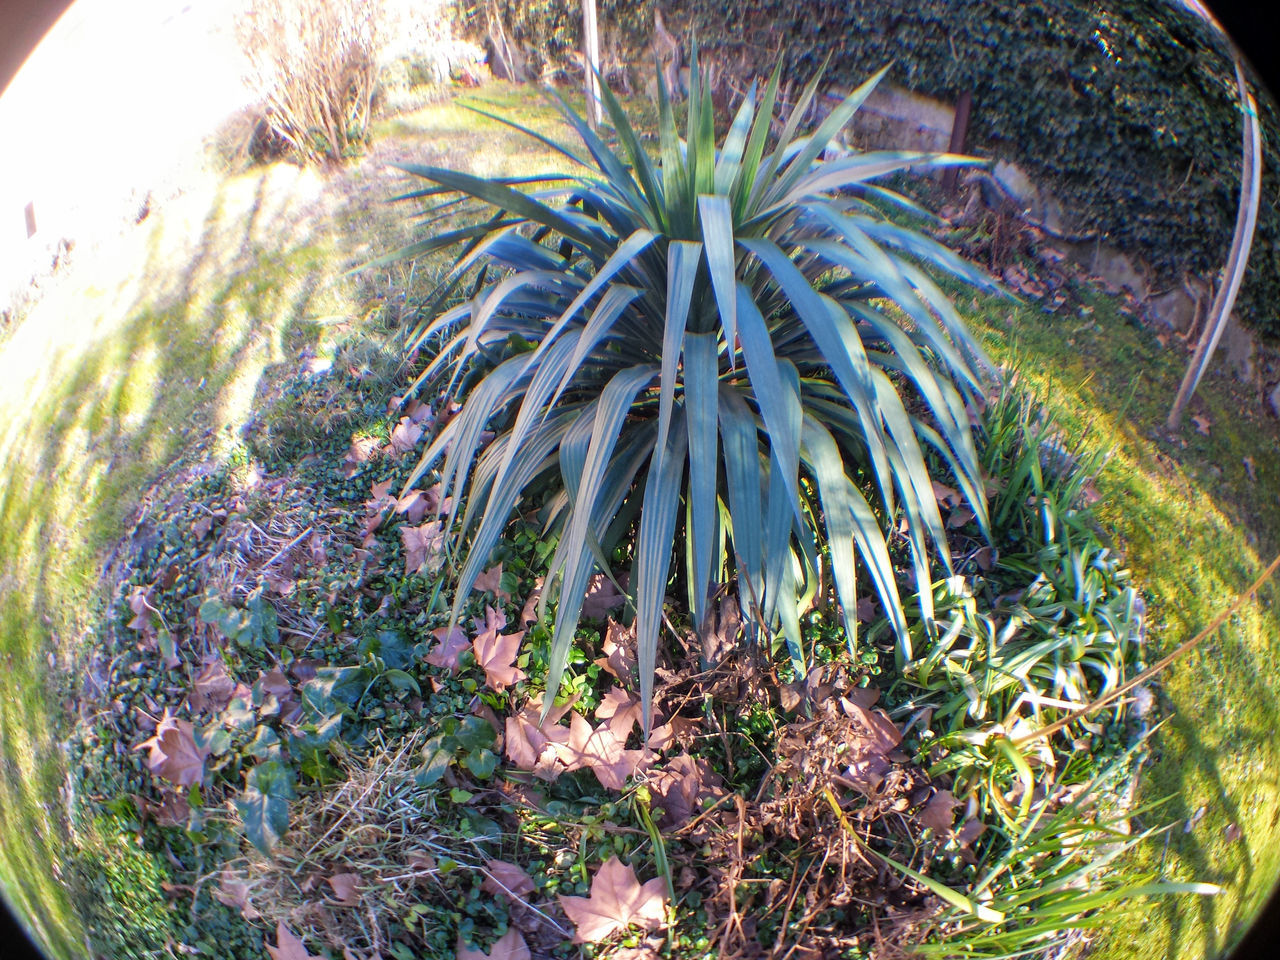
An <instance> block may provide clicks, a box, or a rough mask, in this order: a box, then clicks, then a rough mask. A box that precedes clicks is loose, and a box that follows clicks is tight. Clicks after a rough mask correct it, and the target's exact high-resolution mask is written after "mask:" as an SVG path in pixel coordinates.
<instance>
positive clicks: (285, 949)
mask: <svg viewBox="0 0 1280 960" xmlns="http://www.w3.org/2000/svg"><path fill="white" fill-rule="evenodd" d="M264 946H265V947H266V948H267V953H269V954H271V960H324V958H323V957H319V956H316V955H315V954H313V953H308V952H307V948H306V947H304V946H303V945H302V941H301V940H299V939H298V938H297V937H295V936H294V935H293V931H292V930H290V929H289V928H288V927H286V926H285V925H284V921H283V920H281V921H279V922H277V923H276V945H275V946H274V947H273V946H271V944H269V943H268V944H264Z"/></svg>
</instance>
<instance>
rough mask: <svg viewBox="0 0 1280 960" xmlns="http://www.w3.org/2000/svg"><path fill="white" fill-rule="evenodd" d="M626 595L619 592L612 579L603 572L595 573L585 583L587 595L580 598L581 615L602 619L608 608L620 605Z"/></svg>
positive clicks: (587, 617)
mask: <svg viewBox="0 0 1280 960" xmlns="http://www.w3.org/2000/svg"><path fill="white" fill-rule="evenodd" d="M624 600H626V595H625V594H622V593H619V592H618V588H617V587H615V586H614V585H613V581H612V580H610V579H609V578H608V577H606V576H605V575H604V574H603V573H597V574H596V575H595V576H593V577H592V578H591V579H590V581H588V583H587V595H586V597H584V598H583V600H582V616H583V617H585V618H586V619H587V620H603V619H604V618H605V616H607V615H608V613H609V611H610V610H616V609H617V608H618V607H620V606H622V603H623V601H624Z"/></svg>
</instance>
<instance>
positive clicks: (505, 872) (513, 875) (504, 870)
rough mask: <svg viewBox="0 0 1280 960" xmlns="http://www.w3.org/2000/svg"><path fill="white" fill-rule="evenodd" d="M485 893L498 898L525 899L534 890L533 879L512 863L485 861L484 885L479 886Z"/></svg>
mask: <svg viewBox="0 0 1280 960" xmlns="http://www.w3.org/2000/svg"><path fill="white" fill-rule="evenodd" d="M480 889H481V890H484V891H485V892H486V893H492V894H495V895H496V896H499V897H526V896H528V895H529V894H531V893H533V891H534V890H535V889H536V887H535V886H534V882H533V879H532V878H531V877H530V876H529V874H527V873H525V872H524V871H523V870H522V869H520V867H518V866H516V865H515V864H514V863H507V861H505V860H486V861H485V862H484V883H483V884H481V886H480Z"/></svg>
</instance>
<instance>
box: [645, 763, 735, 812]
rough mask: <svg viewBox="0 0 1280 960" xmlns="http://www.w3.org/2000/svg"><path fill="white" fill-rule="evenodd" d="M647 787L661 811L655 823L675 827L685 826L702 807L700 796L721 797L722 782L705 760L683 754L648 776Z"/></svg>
mask: <svg viewBox="0 0 1280 960" xmlns="http://www.w3.org/2000/svg"><path fill="white" fill-rule="evenodd" d="M649 787H650V789H651V790H652V791H653V794H654V798H655V800H656V803H655V806H658V807H661V808H662V816H661V817H659V818H658V821H657V822H658V823H659V824H661V825H663V826H668V827H677V826H680V825H681V824H683V823H686V822H687V821H688V820H689V819H690V818H691V817H692V816H693V815H694V813H696V812H697V811H698V810H699V809H700V808H701V805H702V798H703V797H704V796H717V797H718V796H721V795H723V794H724V789H723V785H722V782H721V780H720V778H719V777H718V776H716V774H715V772H714V771H713V770H712V769H711V765H710V764H708V763H707V762H706V761H705V760H701V759H694V758H693V757H692V756H690V755H689V754H687V753H682V754H680V755H679V756H678V757H672V758H671V759H670V760H669V761H667V763H666V765H665V766H664V767H663V768H662V769H661V770H655V771H654V772H653V773H652V774H650V776H649Z"/></svg>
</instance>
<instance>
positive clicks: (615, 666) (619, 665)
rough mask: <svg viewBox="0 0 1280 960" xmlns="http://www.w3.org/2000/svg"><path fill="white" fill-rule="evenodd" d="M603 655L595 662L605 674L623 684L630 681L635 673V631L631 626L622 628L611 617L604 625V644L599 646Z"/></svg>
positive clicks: (633, 626)
mask: <svg viewBox="0 0 1280 960" xmlns="http://www.w3.org/2000/svg"><path fill="white" fill-rule="evenodd" d="M600 652H601V653H603V654H604V656H603V657H600V658H599V659H598V660H596V661H595V662H596V663H597V664H599V665H600V668H601V669H602V670H604V671H605V673H610V674H613V676H615V677H617V678H618V679H619V680H621V681H622V682H623V683H628V682H630V681H632V680H633V679H634V677H635V671H636V629H635V625H634V624H632V625H631V626H630V627H624V626H622V625H621V624H620V623H618V622H617V621H615V620H614V619H613V618H612V617H610V618H609V619H608V620H607V621H606V623H605V631H604V642H603V643H602V644H601V645H600Z"/></svg>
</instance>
